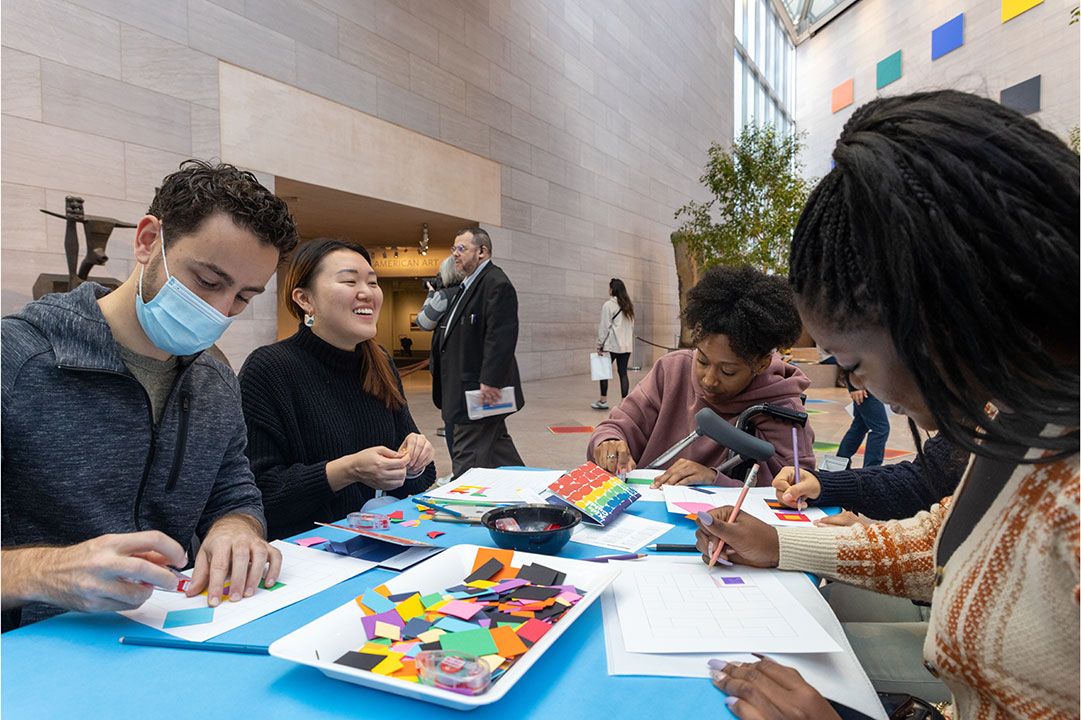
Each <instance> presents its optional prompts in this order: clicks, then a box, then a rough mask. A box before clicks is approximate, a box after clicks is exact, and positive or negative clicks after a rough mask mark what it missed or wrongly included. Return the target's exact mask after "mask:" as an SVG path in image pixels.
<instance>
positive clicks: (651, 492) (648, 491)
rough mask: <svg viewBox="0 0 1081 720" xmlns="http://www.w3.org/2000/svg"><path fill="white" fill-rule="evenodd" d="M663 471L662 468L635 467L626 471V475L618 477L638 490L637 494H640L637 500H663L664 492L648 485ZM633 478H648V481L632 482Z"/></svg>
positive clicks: (662, 473)
mask: <svg viewBox="0 0 1081 720" xmlns="http://www.w3.org/2000/svg"><path fill="white" fill-rule="evenodd" d="M664 473H665V471H664V470H643V469H641V468H636V469H634V470H631V471H630V472H629V473H627V477H625V478H620V479H621V480H623V482H625V483H627V484H628V485H630V486H631V487H632V488H634V489H635V490H637V491H638V494H639V495H641V496H642V497H640V498H638V500H639V501H645V502H664V493H663V492H662V491H661V488H651V487H650V486H649V485H650V483H652V482H653V481H654V480H656V479H657V478H658V477H659V476H661V475H664ZM635 480H648V481H649V483H638V482H634V481H635Z"/></svg>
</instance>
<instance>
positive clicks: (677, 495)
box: [661, 485, 826, 527]
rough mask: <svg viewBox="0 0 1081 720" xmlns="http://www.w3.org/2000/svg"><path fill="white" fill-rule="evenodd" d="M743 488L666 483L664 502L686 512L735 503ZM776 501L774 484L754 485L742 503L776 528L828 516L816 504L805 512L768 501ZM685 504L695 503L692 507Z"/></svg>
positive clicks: (743, 508) (807, 523) (742, 508)
mask: <svg viewBox="0 0 1081 720" xmlns="http://www.w3.org/2000/svg"><path fill="white" fill-rule="evenodd" d="M742 489H743V488H738V487H731V488H730V487H691V486H688V485H665V486H664V487H662V488H661V490H662V491H663V492H664V501H665V503H666V504H667V506H668V512H671V513H677V514H679V515H687V514H688V513H690V512H692V508H695V509H697V508H696V506H697V505H700V504H706V505H709V506H710V507H724V506H725V505H735V504H736V500H738V499H739V493H740V491H741V490H742ZM767 500H770V501H776V500H777V491H776V490H774V489H773V488H772V487H753V488H751V489H749V490H748V491H747V497H746V498H745V499H744V501H743V505H741V506H740V509H739V511H740V512H741V513H747V514H748V515H753V516H754V517H756V518H758V519H759V520H761V521H762V522H764V523H766V524H767V525H772V526H774V527H814V525H812V524H811V523H813V522H814V521H815V520H819V519H821V518H824V517H826V512H825V511H824V510H822V509H821V508H817V507H805V508H803V510H802V511H797V510H796V509H795V508H787V507H782V508H772V507H770V506H769V505H767V504H766V501H767ZM683 503H694V504H695V505H691V506H690V507H688V506H685V505H684V504H683Z"/></svg>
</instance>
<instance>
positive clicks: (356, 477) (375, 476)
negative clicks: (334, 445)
mask: <svg viewBox="0 0 1081 720" xmlns="http://www.w3.org/2000/svg"><path fill="white" fill-rule="evenodd" d="M408 466H409V454H408V453H407V452H406V451H404V450H391V449H390V448H388V447H383V446H382V445H380V446H378V447H370V448H368V449H367V450H361V451H360V452H356V453H353V454H352V455H346V456H345V457H340V458H338V459H337V460H331V461H330V462H328V463H327V481H328V482H329V483H330V487H331V489H332V490H334V491H335V492H337V491H339V490H341V489H342V488H344V487H345V486H347V485H349V484H351V483H355V482H359V483H362V484H364V485H367V486H368V487H370V488H372V489H373V490H397V489H398V488H400V487H401V486H402V485H404V484H405V473H406V468H407V467H408Z"/></svg>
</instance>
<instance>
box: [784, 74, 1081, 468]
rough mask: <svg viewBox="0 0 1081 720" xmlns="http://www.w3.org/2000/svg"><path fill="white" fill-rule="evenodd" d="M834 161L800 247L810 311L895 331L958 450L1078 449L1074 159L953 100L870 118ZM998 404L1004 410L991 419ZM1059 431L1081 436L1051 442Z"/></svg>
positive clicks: (898, 106)
mask: <svg viewBox="0 0 1081 720" xmlns="http://www.w3.org/2000/svg"><path fill="white" fill-rule="evenodd" d="M833 160H834V168H833V170H832V171H831V172H830V173H829V174H828V175H826V177H825V178H823V179H822V181H821V182H820V183H819V184H818V187H816V188H815V190H814V192H813V193H811V197H810V199H809V200H808V202H807V207H806V208H805V209H804V211H803V214H802V215H801V216H800V220H799V223H798V225H797V227H796V231H795V235H794V237H793V240H792V253H791V257H790V264H789V279H790V280H791V282H792V284H793V286H794V288H795V290H796V292H797V293H798V294H799V295H800V298H801V301H802V302H803V303H804V305H805V306H807V307H810V308H811V309H812V310H813V311H814V312H815V313H816V314H818V315H820V316H821V317H822V318H823V319H824V320H825V321H826V322H828V323H830V324H832V325H835V326H836V327H838V328H844V327H846V326H849V327H850V326H851V325H852V324H853V322H854V321H855V322H858V321H860V320H863V321H869V322H874V323H877V324H881V325H882V326H884V327H885V328H886V330H887V331H888V332H889V334H890V335H891V337H892V338H893V343H894V346H895V348H896V351H897V353H898V355H899V357H900V358H901V360H902V362H903V363H904V365H905V367H906V369H907V370H908V372H909V373H911V375H912V377H913V378H914V379H915V382H916V385H917V387H918V388H919V391H920V393H921V394H922V396H923V398H924V401H925V402H926V403H927V407H928V409H929V410H930V413H931V415H932V416H933V417H934V420H935V421H936V423H937V425H938V427H939V430H940V431H941V432H942V433H943V434H944V435H945V436H946V437H947V438H948V439H949V440H950V441H952V442H953V443H955V444H956V445H959V446H961V447H964V448H966V449H967V450H969V451H971V452H975V453H978V454H982V455H985V456H991V457H999V458H1002V459H1008V460H1012V461H1019V460H1022V454H1023V452H1024V449H1025V448H1038V449H1043V450H1045V451H1050V456H1054V457H1062V456H1066V455H1070V454H1073V453H1076V452H1077V451H1078V431H1077V421H1078V413H1079V404H1078V396H1079V392H1078V385H1079V380H1078V361H1077V350H1078V325H1079V295H1081V288H1079V279H1078V276H1079V272H1078V225H1079V222H1081V217H1079V209H1078V208H1079V190H1078V186H1079V182H1078V156H1077V154H1075V153H1074V152H1072V151H1071V150H1070V149H1069V148H1068V147H1066V145H1065V144H1064V143H1063V142H1062V141H1061V140H1060V139H1058V138H1057V137H1055V136H1054V135H1052V134H1051V133H1049V132H1047V131H1046V130H1043V129H1042V128H1040V126H1039V125H1037V124H1036V123H1035V122H1034V121H1032V120H1030V119H1028V118H1025V117H1023V116H1021V115H1020V114H1018V113H1017V112H1015V111H1013V110H1010V109H1008V108H1006V107H1003V106H1002V105H1000V104H998V103H996V102H992V101H991V100H987V99H985V98H981V97H977V96H974V95H970V94H966V93H960V92H956V91H952V90H944V91H938V92H927V93H916V94H913V95H908V96H901V97H892V98H882V99H878V100H874V101H872V102H870V103H867V104H866V105H864V106H863V107H861V108H859V109H858V110H856V112H855V113H853V115H852V117H851V118H850V119H849V121H848V122H847V123H846V124H845V127H844V130H843V131H842V133H841V137H840V139H839V140H838V141H837V146H836V148H835V149H834V152H833ZM1064 363H1065V364H1064ZM987 399H993V400H994V401H995V402H996V403H997V404H999V406H1000V408H1001V409H1003V410H1005V412H1002V413H1000V414H999V416H998V420H997V421H996V422H993V423H988V422H987V417H986V415H985V412H984V403H985V401H986V400H987ZM958 416H959V417H958ZM1046 423H1053V424H1056V425H1060V426H1062V427H1065V428H1071V429H1072V431H1070V432H1067V433H1066V434H1064V435H1060V436H1058V437H1053V438H1047V437H1040V436H1039V435H1038V433H1039V432H1040V430H1041V429H1042V426H1043V425H1044V424H1046ZM977 428H983V429H982V430H977ZM985 438H987V439H991V440H993V441H996V447H994V448H992V447H988V446H987V445H983V446H980V445H978V444H977V442H976V441H977V440H980V439H985ZM1002 444H1006V445H1009V446H1013V447H1014V448H1019V449H1016V450H1012V449H1006V448H1004V447H1003V445H1002Z"/></svg>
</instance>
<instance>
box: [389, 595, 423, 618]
mask: <svg viewBox="0 0 1081 720" xmlns="http://www.w3.org/2000/svg"><path fill="white" fill-rule="evenodd" d="M395 609H396V610H397V611H398V614H399V615H401V616H402V620H404V621H405V622H409V621H410V620H411V619H413V618H415V617H417V616H418V615H423V614H424V605H423V604H421V602H420V595H413V596H412V597H408V598H406V599H405V600H402V601H401V602H400V603H398V606H397V608H395Z"/></svg>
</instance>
